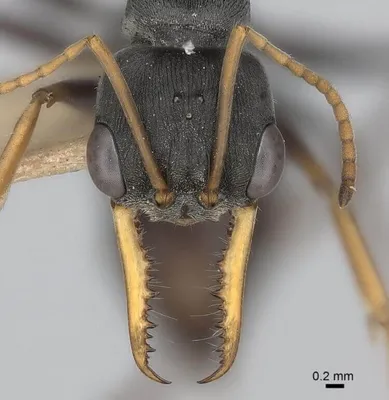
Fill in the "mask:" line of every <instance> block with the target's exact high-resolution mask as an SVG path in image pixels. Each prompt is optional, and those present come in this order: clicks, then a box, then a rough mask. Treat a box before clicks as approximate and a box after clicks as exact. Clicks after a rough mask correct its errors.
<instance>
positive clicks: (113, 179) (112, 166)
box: [86, 124, 126, 199]
mask: <svg viewBox="0 0 389 400" xmlns="http://www.w3.org/2000/svg"><path fill="white" fill-rule="evenodd" d="M86 159H87V164H88V170H89V174H90V176H91V178H92V180H93V183H94V184H95V185H96V187H97V188H98V189H99V190H100V191H102V192H103V193H104V194H106V195H107V196H109V197H111V198H114V199H117V198H119V197H122V196H123V195H124V194H125V192H126V187H125V185H124V181H123V177H122V173H121V171H120V164H119V157H118V154H117V151H116V146H115V143H114V140H113V137H112V134H111V132H110V130H109V129H108V128H107V127H106V126H105V125H102V124H96V125H95V127H94V129H93V131H92V133H91V135H90V137H89V140H88V145H87V150H86Z"/></svg>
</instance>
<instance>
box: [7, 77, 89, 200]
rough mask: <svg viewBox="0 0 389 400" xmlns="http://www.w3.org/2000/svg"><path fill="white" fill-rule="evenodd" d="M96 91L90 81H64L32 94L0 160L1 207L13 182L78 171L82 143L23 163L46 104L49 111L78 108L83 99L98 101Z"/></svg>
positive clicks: (47, 152) (74, 142) (47, 150)
mask: <svg viewBox="0 0 389 400" xmlns="http://www.w3.org/2000/svg"><path fill="white" fill-rule="evenodd" d="M95 88H96V82H94V81H90V80H88V81H62V82H58V83H54V84H52V85H50V86H47V87H44V88H41V89H39V90H37V91H36V92H34V93H33V95H32V99H31V102H30V104H29V105H28V106H27V108H26V109H25V111H24V112H23V114H22V115H21V117H20V118H19V120H18V122H17V123H16V126H15V128H14V131H13V134H12V135H11V137H10V139H9V141H8V143H7V145H6V147H5V149H4V151H3V153H2V155H1V157H0V206H1V205H3V204H4V202H5V200H6V196H7V193H8V191H9V188H10V185H11V183H12V181H13V180H14V178H17V179H18V180H27V179H30V178H33V177H39V176H46V175H55V174H58V173H61V172H68V171H69V170H74V169H75V168H78V167H79V164H80V160H79V158H80V150H82V146H83V148H84V149H85V143H84V144H83V142H82V141H80V140H78V141H77V140H76V141H73V142H71V143H68V144H64V145H62V146H57V147H58V148H56V149H54V148H53V149H46V150H40V151H39V152H36V153H35V154H31V155H29V156H28V157H27V159H25V160H24V161H22V158H23V155H24V153H25V151H26V149H27V146H28V144H29V142H30V140H31V137H32V134H33V132H34V128H35V125H36V123H37V120H38V117H39V114H40V110H41V108H42V106H43V105H44V104H46V106H47V107H48V108H49V107H51V106H53V105H54V104H55V103H57V102H64V103H68V104H73V105H76V104H77V103H78V101H79V100H81V99H85V98H91V97H95ZM84 142H85V141H84ZM74 164H76V165H77V166H75V165H74ZM84 164H85V163H84ZM19 166H20V167H21V169H20V167H19ZM18 168H19V171H18ZM15 174H16V175H15Z"/></svg>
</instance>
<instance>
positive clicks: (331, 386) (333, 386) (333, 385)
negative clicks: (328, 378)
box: [326, 383, 344, 389]
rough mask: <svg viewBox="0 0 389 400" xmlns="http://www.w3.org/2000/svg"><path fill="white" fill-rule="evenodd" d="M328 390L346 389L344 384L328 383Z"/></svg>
mask: <svg viewBox="0 0 389 400" xmlns="http://www.w3.org/2000/svg"><path fill="white" fill-rule="evenodd" d="M326 389H344V383H326Z"/></svg>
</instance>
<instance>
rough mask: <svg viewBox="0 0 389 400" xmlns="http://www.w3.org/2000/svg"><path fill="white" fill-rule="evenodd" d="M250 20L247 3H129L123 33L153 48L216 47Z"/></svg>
mask: <svg viewBox="0 0 389 400" xmlns="http://www.w3.org/2000/svg"><path fill="white" fill-rule="evenodd" d="M249 19H250V1H249V0H214V1H208V0H197V1H190V0H164V1H150V0H148V1H145V0H129V1H128V3H127V8H126V12H125V16H124V20H123V32H124V34H125V35H127V36H130V37H131V38H132V39H133V40H140V41H146V42H149V43H151V44H152V45H154V46H168V47H183V46H185V45H186V44H187V43H191V44H193V46H195V47H219V46H224V45H225V44H226V42H227V40H228V37H229V35H230V33H231V30H232V28H233V27H234V26H235V25H236V24H239V23H247V22H248V21H249Z"/></svg>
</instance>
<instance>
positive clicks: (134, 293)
mask: <svg viewBox="0 0 389 400" xmlns="http://www.w3.org/2000/svg"><path fill="white" fill-rule="evenodd" d="M111 206H112V213H113V219H114V223H115V229H116V236H117V242H118V247H119V250H120V255H121V259H122V264H123V270H124V278H125V284H126V294H127V313H128V328H129V333H130V341H131V349H132V354H133V356H134V359H135V362H136V364H137V366H138V367H139V369H140V370H141V371H142V372H143V373H144V374H145V375H146V376H147V377H149V378H150V379H152V380H154V381H156V382H159V383H170V382H169V381H167V380H165V379H163V378H161V377H160V376H159V375H157V374H156V373H155V372H154V371H153V370H152V369H151V368H150V366H149V365H148V353H149V352H152V351H154V349H153V348H152V347H150V345H149V344H148V343H147V339H148V338H149V337H150V336H151V335H150V334H149V333H148V332H147V330H148V329H151V328H154V327H155V326H156V325H155V324H154V323H152V322H150V321H148V320H147V311H148V310H149V306H148V304H147V302H148V300H150V299H151V298H152V297H153V292H152V291H151V290H150V289H149V288H148V281H149V279H150V278H149V275H148V274H149V269H150V262H149V261H148V259H147V256H146V253H145V251H144V249H143V248H142V246H141V240H140V235H139V232H138V227H139V224H138V223H137V222H136V220H135V212H134V211H133V210H131V209H130V208H126V207H123V206H120V205H117V204H112V205H111Z"/></svg>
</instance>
